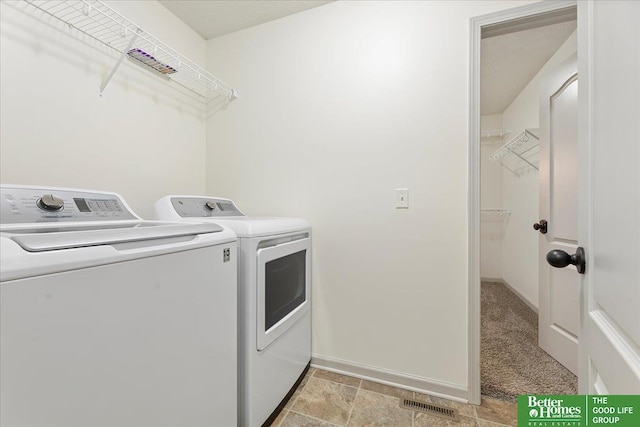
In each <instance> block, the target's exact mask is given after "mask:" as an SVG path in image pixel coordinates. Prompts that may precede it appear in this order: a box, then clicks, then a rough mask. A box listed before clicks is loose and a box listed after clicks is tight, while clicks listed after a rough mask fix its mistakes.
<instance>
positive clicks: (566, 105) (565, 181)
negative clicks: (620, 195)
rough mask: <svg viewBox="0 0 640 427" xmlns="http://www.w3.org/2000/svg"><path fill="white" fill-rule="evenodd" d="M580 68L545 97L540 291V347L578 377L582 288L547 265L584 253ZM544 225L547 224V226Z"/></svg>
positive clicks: (550, 80) (567, 65)
mask: <svg viewBox="0 0 640 427" xmlns="http://www.w3.org/2000/svg"><path fill="white" fill-rule="evenodd" d="M577 150H578V63H577V58H576V55H573V56H572V57H570V58H568V59H567V60H566V61H565V62H564V63H562V64H561V65H560V66H558V67H557V68H556V69H555V70H553V71H552V72H551V73H550V74H549V75H548V76H547V78H546V79H545V81H544V83H543V84H542V87H541V95H540V175H539V176H540V218H542V219H541V221H540V223H539V230H538V231H539V232H540V288H539V292H540V293H539V301H540V305H539V317H538V344H539V345H540V347H541V348H542V349H543V350H544V351H546V352H547V353H549V354H550V355H551V356H552V357H553V358H554V359H556V360H557V361H558V362H560V363H561V364H562V365H564V366H565V367H566V368H568V369H569V370H570V371H571V372H573V373H574V374H577V373H578V335H579V333H578V332H579V330H580V283H579V280H578V277H577V275H576V269H575V268H565V269H558V268H553V267H551V266H550V265H549V264H548V263H547V261H546V260H545V258H546V255H547V253H549V252H550V251H552V250H562V251H565V252H566V253H569V254H573V253H575V252H576V248H577V247H578V194H577V188H578V187H577V186H578V159H577ZM543 221H546V223H544V222H543Z"/></svg>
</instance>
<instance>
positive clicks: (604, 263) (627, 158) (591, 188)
mask: <svg viewBox="0 0 640 427" xmlns="http://www.w3.org/2000/svg"><path fill="white" fill-rule="evenodd" d="M639 24H640V2H636V1H588V2H587V1H585V2H582V1H580V2H578V28H579V42H578V46H579V51H578V60H579V68H578V69H579V72H580V110H579V125H580V126H579V129H580V134H579V141H580V144H579V164H580V175H579V176H580V179H579V183H578V188H579V221H580V222H579V227H578V231H579V242H580V244H581V246H584V248H585V250H586V254H587V267H586V274H585V275H584V276H581V280H580V282H581V286H582V290H583V295H584V298H583V301H582V304H583V307H582V311H581V335H580V369H579V381H580V393H603V394H606V393H609V394H640V172H639V171H640V120H639V117H640V25H639Z"/></svg>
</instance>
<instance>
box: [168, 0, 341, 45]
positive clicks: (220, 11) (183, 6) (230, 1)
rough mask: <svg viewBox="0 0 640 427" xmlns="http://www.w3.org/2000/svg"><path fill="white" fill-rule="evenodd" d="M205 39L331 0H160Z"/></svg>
mask: <svg viewBox="0 0 640 427" xmlns="http://www.w3.org/2000/svg"><path fill="white" fill-rule="evenodd" d="M159 1H160V3H161V4H162V5H163V6H164V7H166V8H167V9H169V11H171V12H172V13H173V14H174V15H176V16H177V17H178V18H180V19H182V20H183V21H184V22H185V23H186V24H187V25H188V26H190V27H191V28H193V29H194V30H195V31H196V32H197V33H198V34H200V35H201V36H202V37H203V38H204V39H205V40H208V39H210V38H213V37H218V36H222V35H225V34H229V33H233V32H235V31H239V30H243V29H245V28H249V27H253V26H254V25H259V24H263V23H265V22H269V21H273V20H275V19H278V18H283V17H285V16H289V15H293V14H294V13H298V12H302V11H303V10H307V9H312V8H314V7H318V6H322V5H323V4H327V3H331V1H324V0H242V1H240V0H215V1H204V0H199V1H196V0H159Z"/></svg>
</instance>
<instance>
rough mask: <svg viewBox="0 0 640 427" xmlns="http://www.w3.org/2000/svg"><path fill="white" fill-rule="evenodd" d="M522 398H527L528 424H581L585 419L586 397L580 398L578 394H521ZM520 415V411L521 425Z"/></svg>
mask: <svg viewBox="0 0 640 427" xmlns="http://www.w3.org/2000/svg"><path fill="white" fill-rule="evenodd" d="M520 398H526V407H527V415H528V420H527V421H528V423H527V424H526V425H527V426H532V427H534V426H541V427H544V426H550V427H555V426H567V427H569V426H579V425H580V422H582V421H583V420H584V408H583V405H584V397H582V398H579V399H578V396H520V397H519V399H520ZM518 407H520V402H518ZM519 415H520V413H518V424H519V425H520V416H519Z"/></svg>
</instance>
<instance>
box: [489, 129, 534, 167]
mask: <svg viewBox="0 0 640 427" xmlns="http://www.w3.org/2000/svg"><path fill="white" fill-rule="evenodd" d="M538 131H539V129H525V130H523V131H522V132H520V133H519V134H518V135H516V136H515V137H513V138H511V139H510V140H509V141H507V143H506V144H504V145H503V146H501V147H500V148H498V149H497V150H496V151H494V152H493V153H492V154H491V155H490V156H489V158H490V159H491V160H492V161H499V162H500V164H501V165H502V166H503V167H504V168H505V169H507V170H509V171H510V172H511V173H513V174H514V175H516V176H522V174H523V172H524V171H525V169H527V168H528V167H529V166H530V167H532V168H534V169H535V170H539V169H538V165H537V164H536V163H537V162H538V159H537V154H538V150H539V145H540V144H539V141H540V138H539V137H538Z"/></svg>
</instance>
